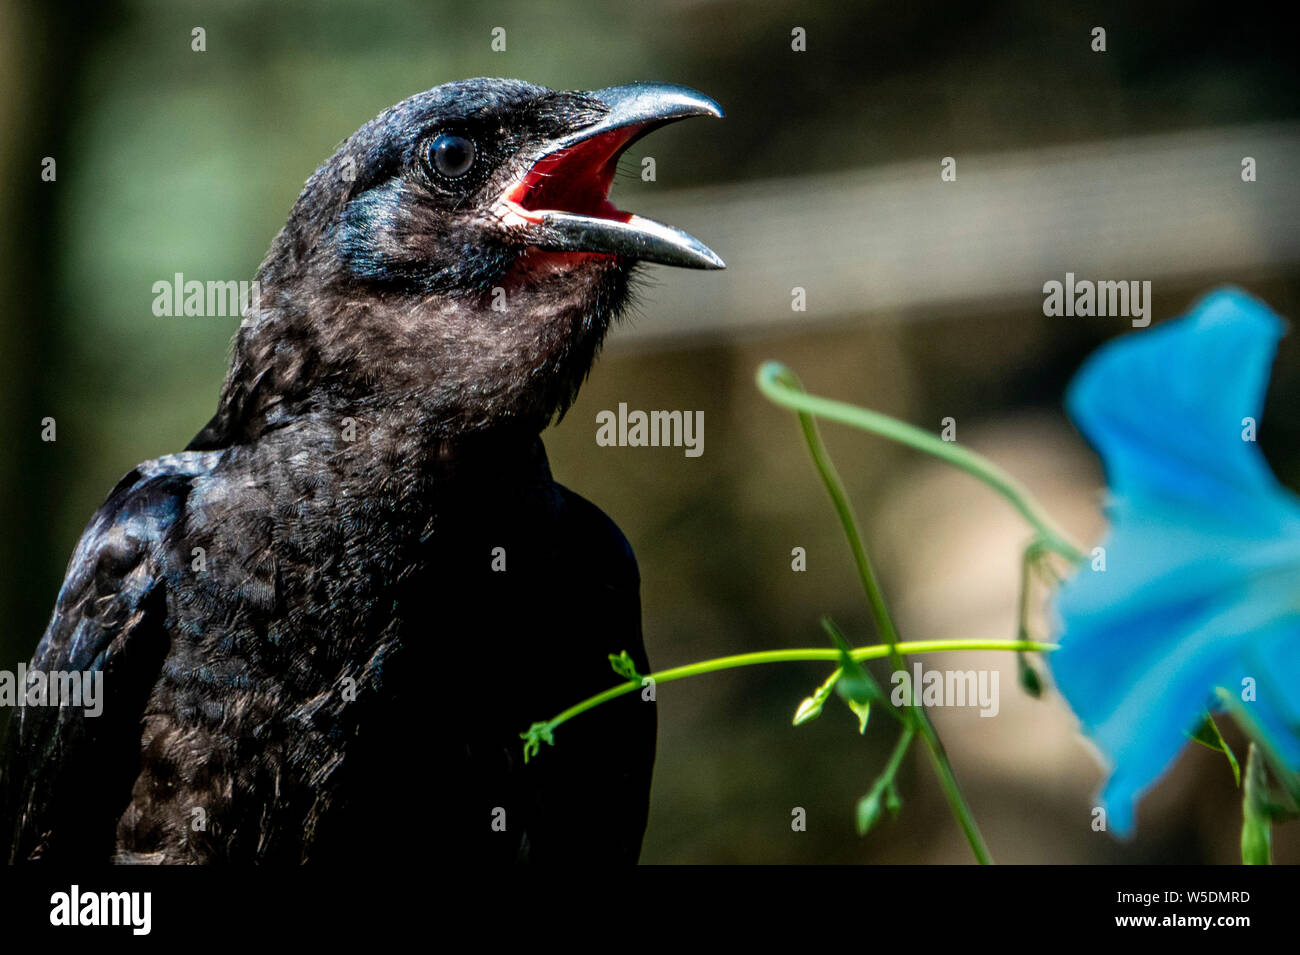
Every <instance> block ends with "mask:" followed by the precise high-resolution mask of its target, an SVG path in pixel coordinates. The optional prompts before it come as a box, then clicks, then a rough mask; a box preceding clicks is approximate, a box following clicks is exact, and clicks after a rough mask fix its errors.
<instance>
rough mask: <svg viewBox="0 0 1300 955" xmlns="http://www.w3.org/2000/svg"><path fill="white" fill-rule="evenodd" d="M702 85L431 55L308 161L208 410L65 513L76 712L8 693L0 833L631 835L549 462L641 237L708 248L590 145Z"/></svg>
mask: <svg viewBox="0 0 1300 955" xmlns="http://www.w3.org/2000/svg"><path fill="white" fill-rule="evenodd" d="M701 115H711V116H721V115H722V111H721V109H719V107H718V106H717V104H716V103H714V102H713V101H712V100H710V99H708V98H707V97H705V96H703V95H701V94H699V93H696V92H694V91H692V90H689V89H685V88H683V87H680V86H671V85H664V84H635V85H630V86H620V87H615V88H612V89H605V90H599V91H596V92H589V93H583V92H555V91H552V90H549V89H546V88H544V87H540V86H535V85H532V84H529V83H523V82H519V81H515V80H503V79H476V80H467V81H463V82H456V83H448V84H446V85H444V86H439V87H437V88H435V89H432V90H429V91H427V92H424V93H420V94H418V95H416V96H413V97H411V98H410V99H407V100H405V101H403V102H401V103H398V104H397V105H396V106H393V107H391V108H390V109H388V110H386V111H385V112H383V113H382V114H381V115H380V116H378V117H377V118H376V119H374V120H373V121H371V122H369V123H367V124H366V125H365V126H363V127H362V128H361V129H360V130H358V131H357V132H356V134H355V135H353V136H352V137H351V138H349V139H348V140H346V141H345V142H344V143H343V144H342V146H341V147H340V148H339V149H338V151H337V152H336V153H335V154H334V155H333V156H332V157H331V158H330V159H329V160H327V161H326V162H325V164H324V165H322V166H321V167H320V169H318V170H317V171H316V173H315V174H314V175H313V176H312V177H311V179H310V180H308V182H307V184H306V186H305V188H304V189H303V191H302V194H301V195H300V196H299V198H298V201H297V203H296V204H295V205H294V207H293V210H292V212H291V213H290V216H289V220H288V222H287V223H286V225H285V226H284V228H283V230H282V231H281V232H280V234H279V235H278V236H277V237H276V238H275V240H274V241H273V243H272V245H271V248H270V251H269V252H268V254H267V256H266V259H265V260H264V262H263V263H262V265H261V268H260V269H259V271H258V274H257V280H258V284H259V286H260V288H259V295H258V296H257V299H256V301H254V302H253V303H252V304H251V305H250V307H249V308H248V309H247V310H246V311H245V314H244V319H243V322H242V324H241V327H240V329H239V332H238V334H237V336H236V339H235V343H234V352H233V358H232V360H231V364H230V369H229V373H228V375H227V377H226V380H225V384H224V386H223V387H222V390H221V396H220V400H219V404H218V408H217V412H216V414H215V416H214V417H213V418H212V420H211V421H210V422H209V423H208V424H207V426H206V427H204V428H203V430H202V431H201V432H199V434H198V436H197V437H196V438H195V439H194V440H193V441H192V442H191V443H190V445H189V446H188V447H187V448H186V449H185V450H184V451H183V452H181V453H179V454H172V455H168V456H166V457H162V458H158V459H156V460H153V461H149V462H146V463H144V464H141V465H139V466H138V467H136V468H135V469H134V470H132V471H131V472H130V473H129V474H127V475H126V477H125V478H123V479H122V481H121V482H120V483H119V484H118V485H117V487H116V488H115V489H114V490H113V492H112V493H111V494H110V495H109V497H108V500H107V501H106V502H105V504H104V505H103V506H102V507H101V508H100V510H99V511H98V513H96V514H95V516H94V517H93V519H92V520H91V522H90V524H89V526H88V528H87V529H86V531H85V533H84V535H83V537H82V539H81V541H80V543H79V544H78V546H77V548H76V551H75V553H74V554H73V556H72V559H71V562H70V564H69V566H68V571H67V577H66V579H65V581H64V583H63V587H62V590H61V591H60V593H59V596H58V601H57V604H56V605H55V609H54V614H53V617H52V619H51V621H50V624H49V628H48V629H47V630H46V632H45V636H44V639H42V640H41V642H40V645H39V646H38V647H37V650H36V653H35V657H34V658H33V660H32V663H31V667H32V669H34V670H40V671H43V672H46V673H49V672H53V671H64V672H92V671H100V672H102V673H103V675H104V676H103V686H104V697H105V698H104V702H103V712H102V715H100V716H98V717H89V716H86V715H85V711H84V709H83V708H77V707H70V706H64V707H51V706H26V707H23V708H21V709H18V710H16V711H15V715H14V718H13V720H12V721H11V728H10V734H9V743H8V747H7V755H8V764H7V767H6V770H5V773H4V779H3V787H4V790H5V796H6V806H7V816H8V819H7V821H6V823H5V824H6V825H7V826H10V827H11V828H9V829H7V830H6V831H7V832H8V833H9V834H10V836H11V839H12V842H11V851H10V857H11V859H12V860H16V861H21V860H65V861H66V860H76V861H89V860H104V861H107V860H116V861H123V862H166V863H190V862H215V861H291V862H299V861H325V860H331V861H348V862H367V861H382V860H383V859H385V858H398V857H400V858H403V859H407V860H409V859H410V858H412V857H415V858H421V857H423V858H428V859H437V860H439V861H445V862H453V863H455V862H460V861H483V860H494V859H499V860H516V859H529V860H534V861H543V862H565V861H595V862H600V861H618V862H632V861H635V860H636V858H637V856H638V853H639V852H640V845H641V837H642V833H643V831H644V828H645V820H646V813H647V805H648V799H649V787H650V773H651V766H652V763H653V760H654V745H655V714H654V708H653V704H652V703H647V702H643V701H642V699H641V697H640V696H639V695H636V694H633V695H629V696H627V697H624V698H622V699H620V700H618V701H616V702H614V703H612V704H610V705H608V706H606V707H602V708H601V709H600V710H597V711H594V712H593V713H591V714H589V715H586V716H584V717H582V718H581V719H578V720H575V721H573V722H572V723H569V724H566V725H565V726H564V727H563V729H561V730H559V731H558V733H557V739H556V745H555V746H554V747H547V748H546V749H545V751H544V752H542V753H541V754H540V755H539V756H538V757H537V758H535V759H533V760H532V761H531V762H529V763H527V764H525V763H524V760H523V758H522V751H521V746H522V741H521V739H520V732H521V730H524V729H526V728H527V727H528V726H529V724H530V723H531V722H533V721H534V720H538V719H544V718H547V717H549V716H552V715H554V714H555V713H556V712H558V711H559V710H560V709H563V708H564V707H566V706H569V705H571V704H572V703H574V702H577V701H578V700H580V699H582V698H584V697H586V696H588V695H590V694H592V693H596V692H599V691H601V690H603V689H605V688H607V687H609V686H610V685H612V684H613V683H615V682H617V681H618V677H617V676H616V675H615V674H614V672H613V671H612V670H611V668H610V661H609V659H608V656H609V654H617V653H619V652H621V651H623V650H626V651H628V652H629V653H630V654H631V656H632V658H633V660H634V661H635V663H636V666H637V668H638V671H639V672H647V670H648V663H647V661H646V656H645V650H644V647H643V643H642V637H641V623H640V598H639V576H638V571H637V566H636V562H635V559H634V557H633V555H632V551H631V549H630V548H629V546H628V543H627V541H626V540H625V539H624V537H623V535H622V534H621V533H620V531H619V529H618V527H617V526H616V525H615V524H614V523H613V522H612V521H611V520H610V519H609V518H608V517H607V516H606V515H605V514H604V513H602V512H601V511H600V510H599V509H598V508H596V507H595V506H594V505H592V504H590V503H589V502H587V501H586V500H584V499H583V498H581V497H579V496H578V495H576V494H574V493H573V492H572V491H569V490H568V489H566V488H564V487H562V486H561V485H559V484H557V483H556V482H555V481H553V480H552V478H551V474H550V471H549V468H548V465H547V460H546V454H545V451H544V449H543V447H542V443H541V440H540V438H539V437H538V435H539V433H540V432H541V431H542V429H543V428H545V427H546V426H547V425H548V424H549V423H550V422H552V421H553V420H555V419H556V418H557V416H560V415H563V414H564V412H565V410H566V409H567V408H568V407H569V406H570V404H571V403H572V402H573V400H574V398H575V396H576V394H577V391H578V388H579V386H580V384H581V383H582V382H583V380H584V378H585V377H586V375H587V373H588V371H589V369H590V368H591V365H592V362H593V360H594V358H595V356H596V354H597V352H598V350H599V349H600V346H601V341H602V339H603V338H604V336H605V333H606V330H607V329H608V328H609V326H610V324H611V323H612V322H613V321H614V320H615V319H616V318H617V317H618V316H619V314H620V312H621V311H622V309H623V308H624V305H625V303H626V302H627V300H628V294H629V284H630V282H631V280H632V278H633V272H634V270H635V268H636V267H637V265H638V264H639V263H643V262H657V263H663V264H668V265H677V266H686V267H690V268H703V269H714V268H722V267H723V263H722V261H721V260H720V259H719V258H718V257H717V256H716V255H715V254H714V253H713V252H711V251H710V250H709V249H707V248H706V247H705V246H703V245H702V244H700V243H699V242H698V241H697V240H695V239H694V238H692V237H691V236H688V235H686V234H685V233H683V232H680V231H678V230H676V229H673V228H671V227H669V226H665V225H662V224H659V223H656V222H653V221H651V220H648V219H643V218H641V217H638V216H634V215H630V214H627V213H624V212H620V211H619V210H617V209H615V208H614V206H612V205H611V204H610V203H609V201H608V199H607V193H608V190H609V187H610V184H611V182H612V179H613V176H614V172H615V166H616V163H617V161H618V158H619V156H620V155H621V154H622V152H623V151H624V150H625V149H626V148H627V147H628V145H629V144H630V143H631V142H632V141H634V140H635V139H638V138H639V137H640V136H642V135H644V134H645V133H646V132H648V131H649V130H652V129H654V128H656V127H658V126H660V125H663V124H664V123H667V122H670V121H672V120H676V119H680V118H683V117H687V116H701Z"/></svg>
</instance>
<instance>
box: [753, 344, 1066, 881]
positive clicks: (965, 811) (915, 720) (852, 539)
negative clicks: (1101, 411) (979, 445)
mask: <svg viewBox="0 0 1300 955" xmlns="http://www.w3.org/2000/svg"><path fill="white" fill-rule="evenodd" d="M758 384H759V387H760V388H761V389H762V390H763V391H764V393H765V394H767V395H768V397H770V398H771V399H772V400H773V401H776V402H778V403H779V404H784V405H786V406H787V407H790V408H793V409H794V410H795V411H796V412H797V413H798V416H799V425H800V427H801V428H802V429H803V434H804V440H805V441H806V442H807V444H808V451H809V453H811V455H812V459H813V463H814V464H815V465H816V467H817V472H818V473H819V474H820V475H821V478H822V483H823V484H825V486H826V490H827V492H828V493H829V494H830V497H831V502H832V503H833V504H834V506H835V512H836V514H838V515H839V519H840V524H841V525H842V526H843V528H844V534H845V536H846V537H847V538H848V541H849V549H850V550H851V551H852V552H853V562H854V563H855V564H856V565H857V568H858V577H859V578H860V579H861V581H862V589H863V590H864V591H865V592H866V595H867V603H868V604H869V606H870V607H871V615H872V618H873V619H874V620H875V623H876V628H877V630H878V631H879V632H880V634H881V637H882V638H883V639H884V641H885V643H886V644H887V645H888V648H889V658H890V662H891V664H892V666H893V667H894V669H895V670H896V671H897V670H906V664H905V663H904V662H903V656H902V653H901V652H900V649H899V647H900V644H899V637H898V628H897V627H895V625H894V621H893V618H892V617H891V616H890V614H889V608H888V607H887V606H886V604H885V596H884V591H883V590H882V589H881V586H880V581H879V580H877V579H876V573H875V571H874V570H873V569H872V567H871V561H870V559H869V558H868V557H867V551H866V548H865V547H864V546H863V543H862V535H861V533H860V532H859V531H858V525H857V519H856V518H855V517H854V516H853V507H852V505H851V504H850V503H849V498H848V494H847V493H846V492H845V490H844V483H843V481H841V480H840V476H839V472H838V471H836V469H835V464H834V462H832V461H831V458H830V454H829V453H827V451H826V446H825V445H824V444H823V443H822V439H821V434H820V432H819V431H818V428H817V422H816V421H815V420H814V418H813V415H814V414H825V415H826V416H827V417H831V418H835V419H836V420H844V418H837V417H836V416H837V415H848V416H849V417H850V418H853V417H855V416H858V415H865V416H866V418H865V419H864V420H869V421H871V422H872V424H873V425H874V427H871V426H867V425H863V426H864V427H868V430H880V429H883V431H882V432H881V433H885V434H887V435H892V436H894V437H896V439H897V440H903V441H905V443H909V444H913V445H914V446H917V447H922V448H928V445H929V443H930V442H933V443H934V444H937V445H938V446H939V448H940V449H942V451H941V452H940V451H935V453H940V454H941V456H943V457H946V458H949V459H951V451H952V450H954V449H955V446H954V445H950V444H949V443H948V442H944V441H940V440H939V439H938V438H935V437H934V436H933V435H929V434H926V433H925V432H924V431H921V430H920V429H918V428H913V427H912V426H911V425H908V424H904V423H903V422H901V421H896V420H895V419H893V418H888V417H886V416H884V415H877V414H875V413H874V412H870V411H866V410H865V409H862V408H855V407H854V406H852V405H842V404H840V403H839V402H833V401H827V400H825V399H822V398H814V397H813V396H811V395H807V394H805V393H804V390H803V385H802V384H800V382H799V378H798V377H797V376H796V375H795V373H794V372H792V371H791V370H790V369H788V368H786V367H785V366H783V365H780V364H777V363H775V362H768V363H766V364H764V365H763V367H762V368H760V369H759V372H758ZM805 402H811V405H810V406H805ZM827 412H829V413H827ZM849 423H855V422H854V421H850V422H849ZM929 449H930V450H934V449H933V448H929ZM956 450H961V451H963V453H964V454H965V455H967V457H968V458H969V460H970V462H974V464H973V465H972V467H968V468H967V470H972V469H973V468H974V470H973V473H978V472H979V471H982V472H984V474H985V475H986V478H985V479H986V480H987V479H988V477H989V476H994V477H996V476H997V475H1001V476H1002V477H1003V478H1004V479H1005V481H1004V483H1006V484H1007V486H1009V487H1013V488H1018V486H1017V485H1015V484H1014V481H1012V479H1011V477H1010V476H1009V475H1006V474H1005V472H1002V471H1001V470H999V469H997V468H996V466H995V465H994V464H993V463H992V462H990V461H985V459H983V458H981V457H979V456H978V455H974V454H971V453H970V452H966V451H965V450H964V449H956ZM975 465H978V467H977V468H975V467H974V466H975ZM1015 500H1019V501H1020V502H1021V506H1022V507H1023V508H1026V509H1028V508H1029V505H1028V504H1027V503H1025V502H1027V501H1028V500H1030V499H1029V497H1028V494H1027V492H1023V491H1018V496H1017V497H1016V498H1015ZM1028 512H1032V511H1028ZM1039 520H1040V521H1041V522H1043V529H1042V530H1041V531H1040V536H1042V537H1044V538H1046V537H1047V536H1048V535H1050V534H1054V533H1056V531H1055V530H1054V528H1052V527H1051V526H1050V522H1047V519H1046V517H1045V516H1044V517H1040V518H1039ZM1062 539H1063V538H1062ZM1080 559H1081V558H1080ZM912 693H913V704H914V705H913V706H911V707H909V708H908V710H907V717H908V719H910V720H911V721H912V724H913V725H914V726H915V727H916V730H917V732H919V733H920V734H921V738H922V739H923V740H925V744H926V747H927V748H928V749H929V751H930V756H931V758H932V759H933V760H934V763H935V767H936V769H937V771H938V773H939V782H940V784H941V785H942V786H943V789H944V794H945V795H946V796H947V797H948V803H949V805H950V806H951V807H952V811H953V815H954V816H956V817H957V821H958V824H959V825H960V826H961V828H962V831H963V832H964V833H965V834H966V839H967V841H968V842H969V843H970V847H971V851H972V852H974V854H975V858H976V860H978V861H979V863H980V864H981V865H988V864H989V863H991V862H992V861H993V860H992V857H991V856H990V855H989V850H988V846H987V845H985V843H984V837H983V836H982V835H981V834H980V831H979V827H978V826H977V825H976V824H975V817H974V815H973V814H972V813H971V810H970V806H969V805H967V803H966V800H965V798H964V797H963V796H962V793H961V789H960V788H959V787H958V785H957V777H956V775H955V774H954V773H953V771H952V765H951V764H950V763H949V762H948V755H947V753H946V752H945V751H944V748H943V744H942V742H940V740H939V734H938V732H937V731H936V730H935V728H934V724H933V723H931V722H930V716H929V714H928V713H926V711H925V707H924V706H922V705H921V701H920V690H919V688H917V687H913V688H912Z"/></svg>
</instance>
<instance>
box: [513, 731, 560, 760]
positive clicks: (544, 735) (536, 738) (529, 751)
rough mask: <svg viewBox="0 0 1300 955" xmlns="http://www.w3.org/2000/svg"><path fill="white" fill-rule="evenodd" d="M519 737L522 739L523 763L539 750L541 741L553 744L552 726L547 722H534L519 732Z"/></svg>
mask: <svg viewBox="0 0 1300 955" xmlns="http://www.w3.org/2000/svg"><path fill="white" fill-rule="evenodd" d="M519 738H520V739H521V740H523V741H524V762H525V763H527V762H528V761H529V760H530V759H531V758H532V757H534V756H536V755H537V754H538V753H539V752H540V751H541V749H542V744H543V743H547V744H549V745H551V746H554V745H555V734H554V728H553V727H552V726H551V724H550V723H549V722H542V723H534V724H533V725H532V726H530V727H528V729H527V730H525V731H524V732H522V733H520V734H519Z"/></svg>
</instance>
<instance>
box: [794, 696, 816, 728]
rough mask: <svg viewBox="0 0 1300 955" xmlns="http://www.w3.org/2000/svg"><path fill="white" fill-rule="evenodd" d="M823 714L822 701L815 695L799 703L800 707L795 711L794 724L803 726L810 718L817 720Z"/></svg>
mask: <svg viewBox="0 0 1300 955" xmlns="http://www.w3.org/2000/svg"><path fill="white" fill-rule="evenodd" d="M821 715H822V701H821V700H819V699H817V698H816V697H815V696H810V697H807V698H806V699H804V701H803V702H802V703H800V704H799V709H797V710H795V711H794V725H795V726H801V725H803V724H804V723H807V722H808V721H809V720H815V719H817V717H819V716H821Z"/></svg>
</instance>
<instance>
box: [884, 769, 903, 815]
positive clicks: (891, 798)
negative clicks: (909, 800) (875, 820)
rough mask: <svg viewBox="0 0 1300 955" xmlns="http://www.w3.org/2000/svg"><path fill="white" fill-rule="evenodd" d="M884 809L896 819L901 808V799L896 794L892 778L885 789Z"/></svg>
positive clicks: (895, 786)
mask: <svg viewBox="0 0 1300 955" xmlns="http://www.w3.org/2000/svg"><path fill="white" fill-rule="evenodd" d="M885 808H886V809H888V810H889V814H890V815H891V816H893V817H894V818H895V819H897V818H898V814H899V812H901V811H902V808H903V797H902V796H900V795H899V794H898V786H897V784H896V783H895V781H894V780H893V779H892V778H891V779H890V780H889V785H888V786H887V787H886V788H885Z"/></svg>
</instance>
